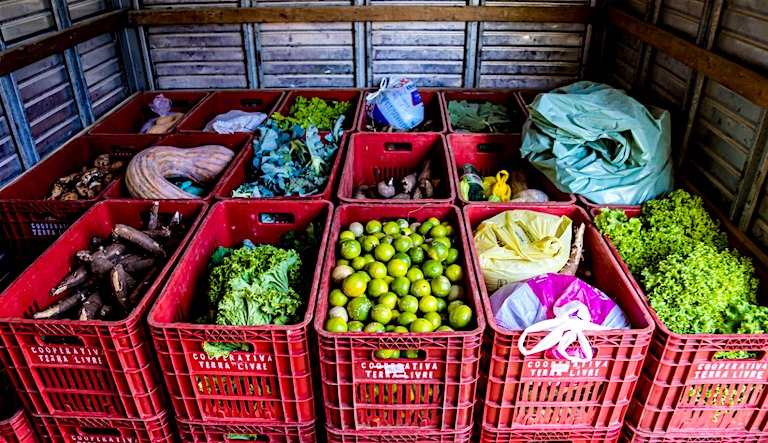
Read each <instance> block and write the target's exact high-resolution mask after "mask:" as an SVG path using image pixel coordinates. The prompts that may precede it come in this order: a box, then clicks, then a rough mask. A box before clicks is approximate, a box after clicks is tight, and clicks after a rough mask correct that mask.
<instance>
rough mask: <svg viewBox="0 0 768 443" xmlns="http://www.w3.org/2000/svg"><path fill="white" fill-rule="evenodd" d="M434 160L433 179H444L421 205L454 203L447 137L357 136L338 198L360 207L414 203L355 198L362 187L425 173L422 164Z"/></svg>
mask: <svg viewBox="0 0 768 443" xmlns="http://www.w3.org/2000/svg"><path fill="white" fill-rule="evenodd" d="M427 159H430V160H432V162H431V168H432V179H437V178H439V179H440V183H439V184H438V186H437V187H435V190H434V192H435V194H434V196H433V197H432V198H422V199H420V200H417V202H418V203H446V204H452V203H453V201H454V200H455V198H456V190H455V188H454V183H453V180H452V174H451V171H452V169H453V159H452V158H451V153H450V152H449V151H448V148H447V146H446V142H445V136H444V135H442V134H435V133H421V134H419V133H413V134H411V133H402V132H400V133H398V132H392V133H372V132H365V133H364V132H360V133H357V134H353V135H352V137H351V139H350V142H349V148H348V149H347V154H346V156H345V163H344V169H343V173H342V174H341V180H340V182H339V192H338V198H339V200H341V201H342V203H359V204H409V203H410V204H413V203H414V201H411V200H397V199H367V198H366V199H355V198H354V195H355V189H356V188H357V187H358V186H360V185H368V186H373V187H376V185H377V183H379V182H380V181H386V180H389V179H394V183H395V185H396V186H397V184H399V181H400V179H402V178H403V177H405V176H406V175H408V174H411V173H413V172H416V173H419V172H421V170H420V168H421V165H422V164H423V163H424V161H425V160H427Z"/></svg>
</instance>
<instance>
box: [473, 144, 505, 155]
mask: <svg viewBox="0 0 768 443" xmlns="http://www.w3.org/2000/svg"><path fill="white" fill-rule="evenodd" d="M477 152H483V153H485V152H487V153H492V152H504V145H503V144H501V143H478V145H477Z"/></svg>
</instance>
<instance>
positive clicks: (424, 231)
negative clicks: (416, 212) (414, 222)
mask: <svg viewBox="0 0 768 443" xmlns="http://www.w3.org/2000/svg"><path fill="white" fill-rule="evenodd" d="M434 226H435V225H434V223H430V222H429V221H426V222H424V223H422V224H421V226H419V234H421V235H425V236H426V235H429V231H430V230H431V229H432V227H434Z"/></svg>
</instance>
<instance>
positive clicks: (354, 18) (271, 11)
mask: <svg viewBox="0 0 768 443" xmlns="http://www.w3.org/2000/svg"><path fill="white" fill-rule="evenodd" d="M590 18H591V10H590V8H589V7H588V6H300V7H263V8H221V9H213V8H211V9H170V10H149V11H131V12H130V13H129V17H128V21H129V24H130V25H131V26H139V25H141V26H159V25H191V24H195V25H202V24H242V23H306V22H315V23H319V22H322V23H328V22H366V21H370V22H403V21H410V22H435V21H443V22H545V23H588V22H589V21H590Z"/></svg>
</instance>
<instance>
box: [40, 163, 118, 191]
mask: <svg viewBox="0 0 768 443" xmlns="http://www.w3.org/2000/svg"><path fill="white" fill-rule="evenodd" d="M124 166H125V162H123V161H122V160H115V159H113V158H111V157H110V155H109V154H101V155H99V156H98V157H96V159H95V160H94V161H93V166H92V167H88V166H87V165H85V166H83V167H82V169H81V170H79V171H77V172H73V173H71V174H68V175H65V176H64V177H61V178H59V179H58V180H56V183H54V184H53V186H52V187H51V190H50V191H48V194H46V195H45V197H43V200H62V201H63V200H90V199H92V198H96V196H97V195H99V192H101V190H102V189H104V188H105V187H106V186H107V185H108V184H109V182H111V181H112V180H113V179H114V178H115V176H116V174H117V173H118V171H119V170H120V169H122V168H123V167H124Z"/></svg>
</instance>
